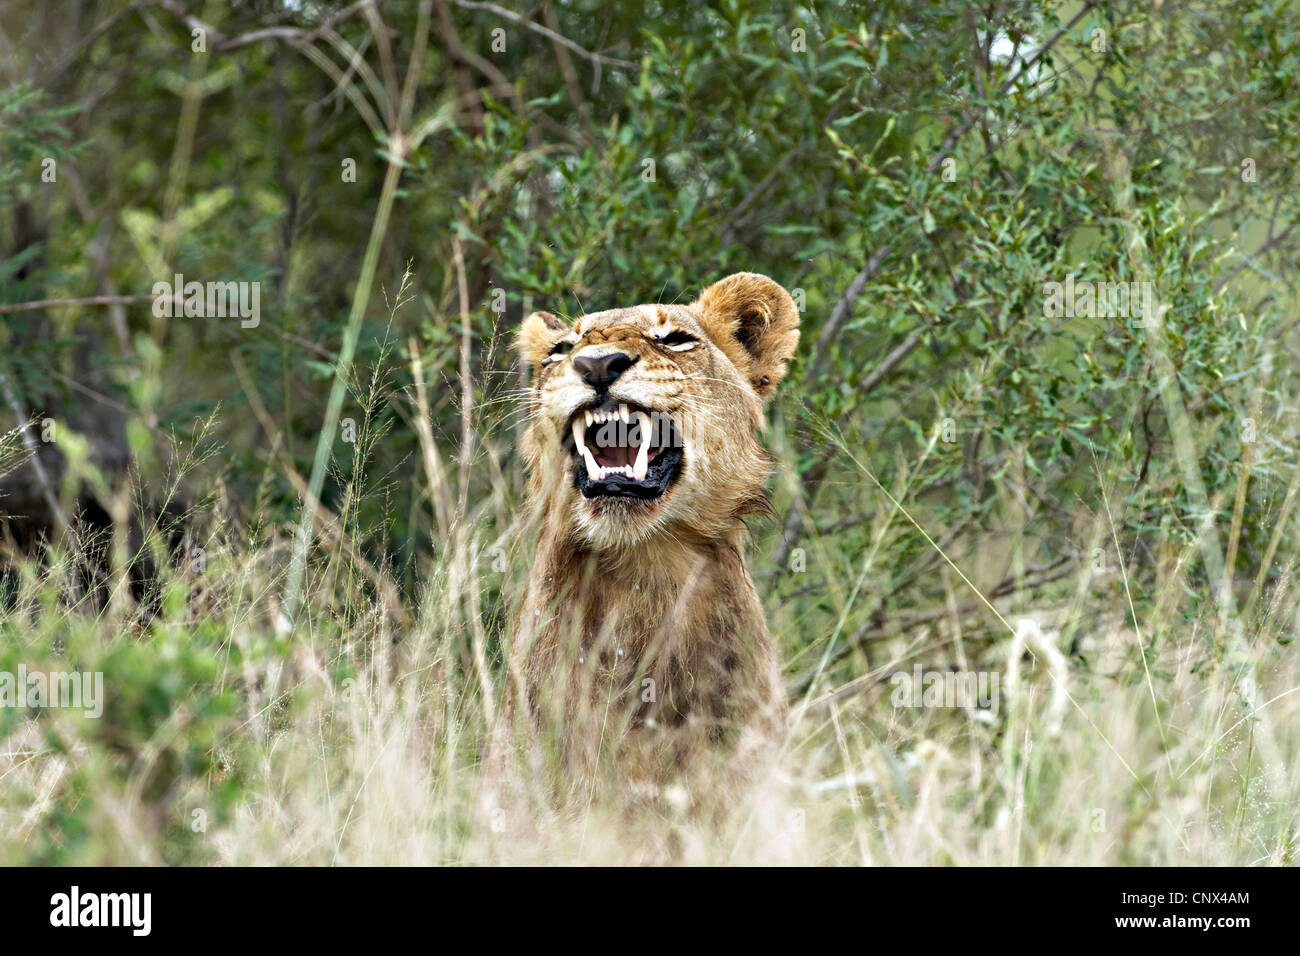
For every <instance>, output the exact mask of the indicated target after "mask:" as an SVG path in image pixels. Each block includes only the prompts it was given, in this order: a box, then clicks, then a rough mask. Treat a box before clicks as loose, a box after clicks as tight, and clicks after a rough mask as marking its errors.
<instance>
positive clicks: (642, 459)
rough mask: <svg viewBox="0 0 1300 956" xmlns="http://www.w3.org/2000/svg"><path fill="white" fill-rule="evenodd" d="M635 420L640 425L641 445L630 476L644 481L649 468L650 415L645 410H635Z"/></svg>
mask: <svg viewBox="0 0 1300 956" xmlns="http://www.w3.org/2000/svg"><path fill="white" fill-rule="evenodd" d="M636 420H637V423H638V424H639V425H640V426H641V436H640V437H641V447H640V448H638V449H637V453H636V465H634V466H633V468H632V477H633V478H635V479H636V480H637V481H645V475H646V472H647V471H648V470H649V469H650V416H649V415H647V414H646V413H645V412H637V413H636Z"/></svg>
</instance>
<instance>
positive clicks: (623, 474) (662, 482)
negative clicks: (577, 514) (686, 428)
mask: <svg viewBox="0 0 1300 956" xmlns="http://www.w3.org/2000/svg"><path fill="white" fill-rule="evenodd" d="M565 444H566V446H568V447H569V450H570V452H571V453H572V454H573V456H574V460H575V462H576V464H575V467H574V484H575V485H577V487H578V490H579V491H581V492H582V495H583V497H584V498H638V499H640V500H642V501H649V500H653V499H655V498H658V497H660V496H661V495H663V493H664V492H665V491H667V490H668V488H669V487H670V486H671V485H672V483H673V482H675V481H676V480H677V479H678V477H679V476H680V475H681V472H682V460H683V454H682V436H681V432H679V431H678V430H677V427H676V426H675V425H674V424H673V421H672V419H671V418H669V417H668V416H667V415H666V414H664V413H663V412H654V411H650V410H648V409H643V408H636V407H634V406H629V405H626V404H618V405H615V404H612V403H609V402H607V403H605V404H604V405H601V406H599V407H596V408H584V409H581V410H579V411H578V412H576V413H575V414H574V416H573V418H571V419H570V420H569V431H568V435H567V436H566V441H565Z"/></svg>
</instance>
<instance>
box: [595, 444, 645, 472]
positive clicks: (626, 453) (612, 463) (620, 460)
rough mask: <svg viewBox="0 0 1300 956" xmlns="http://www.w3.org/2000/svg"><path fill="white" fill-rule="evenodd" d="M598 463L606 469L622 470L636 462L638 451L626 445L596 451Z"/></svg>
mask: <svg viewBox="0 0 1300 956" xmlns="http://www.w3.org/2000/svg"><path fill="white" fill-rule="evenodd" d="M596 461H597V462H599V463H600V465H601V466H602V467H604V468H611V467H612V468H621V467H622V466H623V465H630V464H632V463H633V462H635V461H636V449H634V448H628V447H626V446H625V445H614V446H612V447H610V448H600V449H598V450H597V451H596Z"/></svg>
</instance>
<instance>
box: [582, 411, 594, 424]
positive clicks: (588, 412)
mask: <svg viewBox="0 0 1300 956" xmlns="http://www.w3.org/2000/svg"><path fill="white" fill-rule="evenodd" d="M582 414H583V417H584V418H586V420H587V421H586V425H587V427H588V428H590V427H591V422H592V417H593V416H592V414H591V409H587V410H586V411H585V412H583V413H582Z"/></svg>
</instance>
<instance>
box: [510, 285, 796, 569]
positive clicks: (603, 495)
mask: <svg viewBox="0 0 1300 956" xmlns="http://www.w3.org/2000/svg"><path fill="white" fill-rule="evenodd" d="M798 338H799V332H798V313H797V312H796V311H795V308H794V303H793V301H791V299H790V296H789V295H788V294H787V293H786V291H785V290H784V289H782V288H781V287H780V286H779V285H777V284H776V283H775V282H773V281H772V280H771V279H767V278H765V277H763V276H758V275H753V274H751V273H740V274H738V275H735V276H731V277H730V278H728V279H724V280H723V281H722V282H719V283H717V284H716V285H714V286H711V287H710V288H709V289H707V290H705V292H704V294H703V295H701V297H700V298H699V299H698V300H697V301H696V302H694V303H692V304H691V305H689V306H677V305H641V306H634V307H631V308H621V309H611V310H609V311H605V312H596V313H591V314H588V315H584V316H582V317H581V318H579V319H578V320H577V321H576V322H574V323H573V324H572V325H569V324H567V323H565V322H563V321H561V320H560V319H557V318H556V317H555V316H553V315H550V314H548V313H534V314H533V315H531V316H529V317H528V319H527V320H526V321H525V323H524V326H523V328H522V330H521V333H520V348H521V351H522V352H523V355H524V358H525V360H526V361H528V363H529V364H530V365H532V367H533V369H534V378H533V386H534V389H533V401H532V408H531V413H532V414H531V419H530V423H529V427H528V431H527V434H526V437H525V449H524V450H525V454H526V457H527V459H528V463H529V467H530V472H531V482H530V490H531V492H532V494H533V496H534V497H535V498H540V499H541V501H542V504H543V507H544V510H545V512H546V514H547V516H548V518H550V520H553V521H559V522H561V524H562V525H564V526H567V527H566V530H567V531H569V532H570V533H572V534H573V535H574V536H576V537H578V538H580V539H581V540H583V541H584V543H585V544H586V545H587V546H589V547H591V548H593V549H596V550H607V549H617V548H625V547H631V546H634V545H637V544H640V543H642V542H645V541H647V540H649V539H651V538H653V537H655V536H656V535H664V534H671V535H674V536H677V537H681V536H683V535H684V534H694V535H702V536H707V537H712V536H715V535H719V534H721V533H723V532H724V531H725V530H727V529H728V528H729V527H731V526H732V525H733V524H734V521H735V519H736V518H737V517H738V516H740V515H743V514H745V513H747V512H750V511H753V510H755V509H756V508H757V507H760V506H761V503H762V501H763V480H764V478H765V476H766V474H767V468H768V458H767V456H766V454H765V452H764V451H763V449H762V446H761V445H759V443H758V440H757V438H756V436H755V432H756V431H757V429H758V428H759V427H760V426H761V424H762V408H763V403H764V401H765V400H766V399H767V398H768V397H770V395H771V394H772V392H773V391H774V389H775V387H776V384H777V383H778V382H779V381H780V378H781V376H782V375H783V374H784V372H785V363H786V360H787V359H788V358H789V357H790V355H791V354H792V353H793V351H794V347H795V344H796V343H797V342H798Z"/></svg>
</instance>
